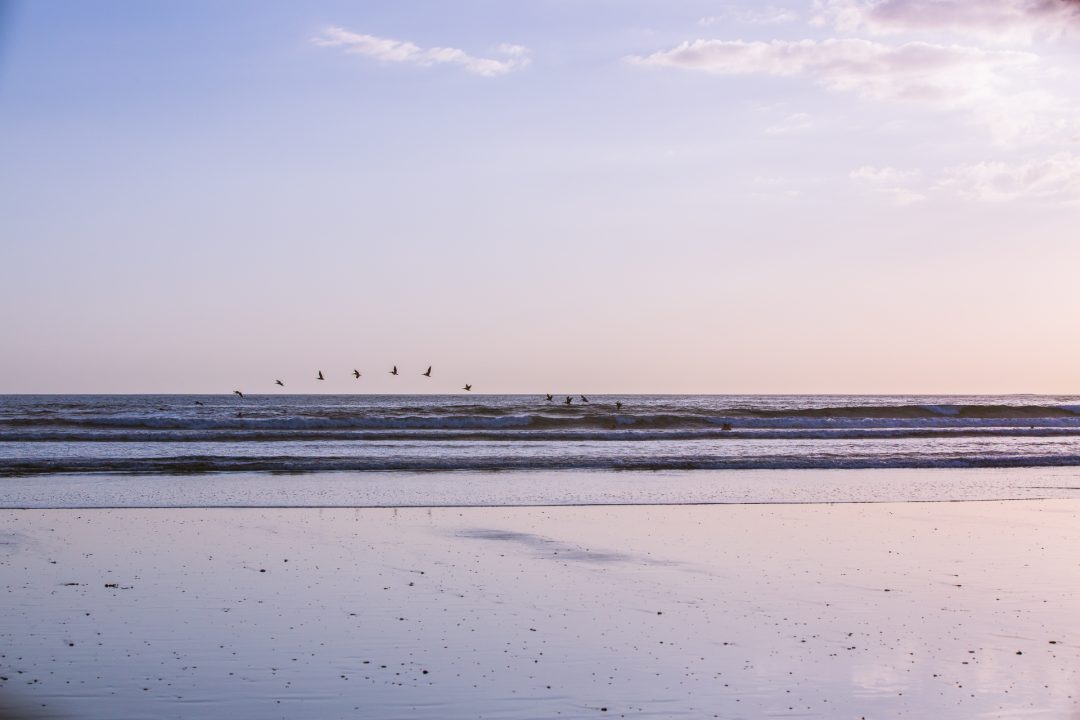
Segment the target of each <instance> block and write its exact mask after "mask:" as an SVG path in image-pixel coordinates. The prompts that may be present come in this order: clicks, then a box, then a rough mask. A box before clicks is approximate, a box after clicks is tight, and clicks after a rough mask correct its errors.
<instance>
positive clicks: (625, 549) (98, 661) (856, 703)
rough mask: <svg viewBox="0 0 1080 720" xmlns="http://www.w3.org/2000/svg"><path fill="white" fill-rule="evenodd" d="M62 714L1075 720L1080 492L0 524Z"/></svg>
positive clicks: (3, 649)
mask: <svg viewBox="0 0 1080 720" xmlns="http://www.w3.org/2000/svg"><path fill="white" fill-rule="evenodd" d="M0 528H3V529H2V531H0V609H2V613H0V678H3V679H2V680H0V698H3V700H4V702H6V703H9V704H10V703H21V704H22V705H24V706H28V707H34V708H36V709H37V710H38V711H39V715H40V716H41V717H71V718H150V717H162V718H172V717H230V718H276V717H289V718H337V717H371V718H475V717H485V718H538V717H566V718H596V717H613V716H619V717H622V716H627V717H694V718H697V717H702V718H706V717H722V718H758V717H772V716H782V717H788V716H798V717H821V718H833V717H853V718H858V717H863V716H865V717H867V718H881V717H914V718H927V717H935V718H971V717H1022V718H1036V717H1047V718H1068V717H1077V716H1078V715H1080V701H1078V698H1080V694H1078V693H1080V652H1078V649H1080V560H1078V558H1080V555H1078V553H1077V548H1080V501H1078V500H1037V501H1014V502H979V503H912V504H888V503H886V504H869V505H864V504H848V505H717V506H666V507H658V506H639V507H549V508H435V509H421V508H401V509H343V508H334V509H295V508H294V509H236V508H229V509H120V510H3V511H0Z"/></svg>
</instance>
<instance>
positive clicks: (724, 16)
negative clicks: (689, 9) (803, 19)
mask: <svg viewBox="0 0 1080 720" xmlns="http://www.w3.org/2000/svg"><path fill="white" fill-rule="evenodd" d="M798 19H799V14H798V13H796V12H794V11H792V10H787V9H785V8H778V7H773V6H771V5H770V6H768V7H764V8H757V9H753V10H748V9H746V8H728V9H727V10H725V11H724V12H723V13H721V14H719V15H709V16H708V17H703V18H701V19H700V20H698V25H701V26H702V27H710V26H712V25H723V24H724V23H729V22H737V23H744V24H747V25H779V24H781V23H789V22H794V21H796V20H798Z"/></svg>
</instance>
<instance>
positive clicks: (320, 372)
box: [315, 370, 326, 380]
mask: <svg viewBox="0 0 1080 720" xmlns="http://www.w3.org/2000/svg"><path fill="white" fill-rule="evenodd" d="M315 379H316V380H325V379H326V378H324V377H323V376H322V370H320V371H319V377H317V378H315Z"/></svg>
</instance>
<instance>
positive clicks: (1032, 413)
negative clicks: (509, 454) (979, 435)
mask: <svg viewBox="0 0 1080 720" xmlns="http://www.w3.org/2000/svg"><path fill="white" fill-rule="evenodd" d="M441 410H442V412H439V413H415V412H414V413H410V414H401V413H396V412H393V411H386V410H380V411H372V410H369V411H352V412H341V411H334V412H324V413H296V414H291V415H280V414H272V411H267V410H265V409H259V410H257V411H255V412H253V413H251V414H250V415H243V416H239V417H238V416H234V415H231V414H230V415H227V416H226V415H223V414H221V413H220V412H219V413H217V414H213V413H209V414H208V415H205V416H203V415H199V416H193V415H190V414H184V415H178V414H173V415H167V414H166V415H157V414H155V415H149V414H138V415H89V416H86V415H79V416H74V415H56V414H48V415H42V414H39V415H32V416H27V415H22V416H19V417H11V418H6V419H2V420H0V434H4V435H10V434H11V432H10V431H16V430H23V429H34V428H84V429H102V430H109V429H112V430H118V429H128V430H163V431H167V430H177V431H179V430H221V431H227V430H235V431H269V430H283V431H287V430H296V431H311V430H357V431H359V430H369V431H378V430H474V431H513V430H566V429H595V430H609V431H610V430H620V429H624V430H675V429H686V430H688V429H705V430H708V429H717V428H722V427H724V426H725V425H728V424H730V425H731V426H732V427H733V428H737V429H740V430H743V429H769V428H772V429H784V428H790V429H800V428H801V429H815V428H817V429H829V428H928V427H942V428H955V427H993V426H1012V427H1025V426H1027V427H1033V426H1042V427H1077V428H1080V406H1075V405H891V406H890V405H883V406H870V405H866V406H839V407H817V408H813V407H812V408H784V409H769V408H750V407H735V408H730V409H726V410H723V411H720V412H718V411H717V410H715V409H713V410H707V411H705V410H693V409H685V408H680V409H678V410H672V411H670V412H667V411H664V412H636V413H635V412H621V411H616V410H614V409H612V408H604V407H598V406H593V407H575V408H573V409H570V408H567V409H566V410H565V411H562V410H556V409H554V408H551V409H545V411H543V412H528V411H516V412H509V411H505V410H500V409H494V408H482V407H476V406H466V407H464V408H460V409H459V408H453V409H450V408H441Z"/></svg>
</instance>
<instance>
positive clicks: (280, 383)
mask: <svg viewBox="0 0 1080 720" xmlns="http://www.w3.org/2000/svg"><path fill="white" fill-rule="evenodd" d="M274 384H275V385H280V386H281V387H285V383H283V382H281V381H280V380H275V381H274Z"/></svg>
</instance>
